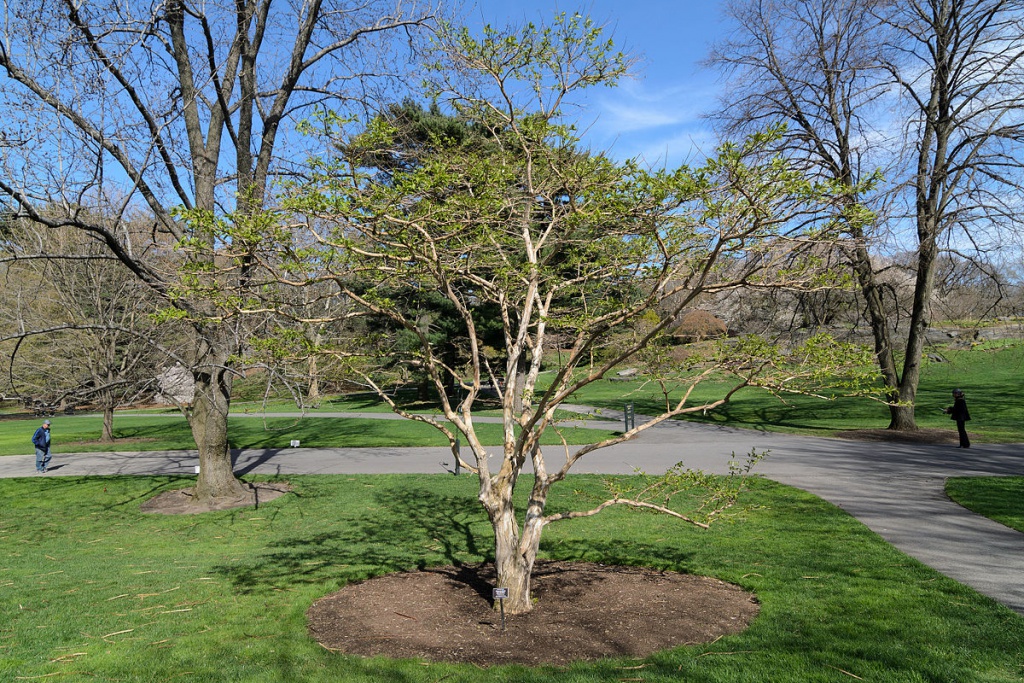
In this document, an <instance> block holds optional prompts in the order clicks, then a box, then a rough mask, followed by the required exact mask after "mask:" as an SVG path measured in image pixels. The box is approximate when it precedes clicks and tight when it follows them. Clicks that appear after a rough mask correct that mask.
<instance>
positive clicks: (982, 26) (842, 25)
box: [711, 0, 1024, 430]
mask: <svg viewBox="0 0 1024 683" xmlns="http://www.w3.org/2000/svg"><path fill="white" fill-rule="evenodd" d="M1022 10H1024V5H1022V4H1021V3H1020V2H1015V1H1009V2H1008V1H1004V0H971V1H960V0H956V1H951V0H917V1H914V2H901V3H896V2H893V3H878V2H873V1H871V0H772V1H771V2H765V1H763V0H751V1H746V0H737V1H735V2H732V3H730V4H729V5H728V7H727V14H728V15H729V16H730V18H731V19H733V20H734V22H735V26H736V30H735V32H734V34H733V37H732V39H730V40H727V41H725V42H723V43H722V44H721V45H719V46H718V47H717V48H716V49H715V50H714V51H713V53H712V57H711V61H712V63H715V64H717V65H719V66H721V67H722V68H723V69H724V70H725V71H726V72H727V73H729V74H730V76H731V79H730V83H731V84H732V87H731V88H730V92H729V94H728V95H726V98H725V101H726V102H727V104H726V106H724V107H723V108H722V109H721V110H720V111H719V112H718V113H717V114H716V115H717V116H720V117H722V119H723V120H724V121H725V125H726V129H727V130H732V131H737V130H744V129H748V128H749V127H756V126H760V125H763V124H764V122H765V121H772V122H775V121H785V122H786V123H787V125H788V133H787V135H785V136H784V137H783V138H782V139H781V141H780V148H781V149H783V150H785V151H786V153H787V154H789V155H790V156H791V157H792V158H794V159H798V160H799V161H800V163H802V164H803V165H804V167H805V168H808V169H814V171H815V172H816V173H817V174H819V175H820V176H821V177H824V178H828V179H830V180H834V181H837V182H840V183H842V184H845V185H847V186H848V187H850V188H854V187H858V186H859V187H863V186H864V181H865V180H867V179H868V178H869V177H870V176H872V175H880V176H883V177H885V178H886V179H887V182H886V183H885V184H884V185H879V186H878V190H877V191H876V192H873V193H871V194H870V195H869V196H865V195H864V193H863V192H860V193H858V192H853V191H848V193H847V197H848V200H849V201H851V202H858V203H864V204H867V205H869V206H871V207H872V208H873V209H874V210H875V212H876V215H877V216H878V220H877V221H876V222H875V223H874V225H872V226H869V227H871V228H872V229H871V230H868V231H865V230H863V229H862V228H861V227H859V226H857V225H853V226H851V228H850V229H849V231H848V234H849V236H850V237H851V244H850V247H849V249H848V259H849V262H850V264H851V266H852V268H853V271H854V273H855V275H856V277H857V281H858V284H859V287H860V290H861V293H862V296H863V299H864V304H865V312H866V316H867V319H868V322H869V323H870V326H871V330H872V333H873V336H874V342H875V353H876V356H877V360H878V364H879V368H880V370H881V372H882V376H883V378H884V381H885V383H886V385H887V386H888V387H889V395H888V397H887V402H888V404H889V409H890V418H891V421H890V425H889V426H890V428H891V429H908V430H910V429H916V422H915V419H914V402H915V399H916V396H917V385H918V381H919V378H920V362H921V356H922V352H923V348H924V343H925V340H926V335H925V332H926V330H927V327H928V325H929V323H930V320H931V310H930V309H931V299H932V294H933V290H934V284H935V269H936V264H937V258H938V256H939V254H940V249H941V246H942V243H943V240H944V239H945V240H948V241H950V242H952V243H953V245H954V247H955V245H956V244H964V245H965V246H966V247H969V248H974V249H976V250H980V249H982V248H984V246H985V241H986V240H985V236H984V232H985V230H986V229H987V228H991V227H993V226H995V227H998V226H999V225H1000V224H1002V223H1005V222H1007V221H1009V220H1011V217H1012V216H1013V212H1014V208H1013V207H1014V204H1015V202H1016V201H1017V198H1018V197H1019V190H1020V170H1021V163H1020V160H1021V158H1022V157H1021V155H1020V143H1021V141H1022V139H1024V138H1022V133H1024V128H1022V124H1024V120H1022V115H1021V111H1022V110H1021V108H1020V104H1019V97H1017V95H1016V94H1014V93H1019V92H1020V90H1021V88H1022V86H1024V71H1022V67H1024V61H1022V60H1024V30H1022V27H1024V24H1022V20H1024V11H1022ZM901 206H905V207H908V208H909V211H905V210H901V209H900V207H901ZM911 225H912V227H911ZM885 229H887V230H888V231H889V233H890V234H892V235H894V236H895V237H896V239H897V240H898V241H902V240H903V239H904V238H905V237H906V236H909V235H914V236H915V238H916V245H915V248H914V253H915V267H914V273H915V278H916V282H915V286H914V290H913V303H912V306H911V314H910V322H909V325H908V328H907V336H906V341H905V345H904V347H903V350H902V354H900V353H898V349H897V345H896V342H895V340H894V338H893V328H894V325H893V321H892V319H891V317H890V316H889V315H888V313H887V306H886V305H885V302H884V297H883V284H882V282H880V280H879V277H878V272H877V268H876V266H875V265H874V264H875V259H877V258H878V249H879V248H880V247H882V246H883V244H884V241H885V232H884V230H885ZM872 250H874V254H873V253H872ZM903 250H904V249H901V248H897V249H896V251H903ZM900 356H902V359H901V357H900ZM901 361H902V362H901Z"/></svg>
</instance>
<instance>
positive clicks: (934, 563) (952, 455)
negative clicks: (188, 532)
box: [0, 413, 1024, 614]
mask: <svg viewBox="0 0 1024 683" xmlns="http://www.w3.org/2000/svg"><path fill="white" fill-rule="evenodd" d="M360 416H361V417H366V416H367V414H365V413H363V414H360ZM382 417H386V415H384V416H382ZM609 417H610V416H609ZM616 424H619V423H616ZM594 426H604V425H601V424H600V423H598V424H594ZM58 443H59V442H58ZM753 448H756V449H758V450H766V449H767V450H770V452H771V455H770V456H769V457H768V458H767V459H766V460H764V461H762V463H761V464H759V465H758V467H757V472H759V473H761V474H763V475H765V476H767V477H769V478H771V479H774V480H776V481H780V482H782V483H785V484H790V485H793V486H797V487H799V488H802V489H804V490H807V491H810V492H811V493H814V494H816V495H818V496H821V497H822V498H824V499H825V500H828V501H830V502H832V503H833V504H835V505H838V506H839V507H841V508H843V509H844V510H846V511H847V512H849V513H850V514H852V515H853V516H855V517H856V518H857V519H859V520H861V521H862V522H863V523H864V524H866V525H867V526H868V527H870V528H871V529H872V530H874V531H875V532H877V533H878V534H879V535H881V536H882V537H883V538H885V539H886V540H887V541H889V542H890V543H892V544H893V545H895V546H896V547H897V548H899V549H900V550H902V551H903V552H905V553H907V554H908V555H911V556H913V557H915V558H917V559H918V560H920V561H922V562H924V563H925V564H928V565H930V566H931V567H933V568H935V569H937V570H938V571H940V572H942V573H943V574H946V575H947V576H949V577H952V578H954V579H956V580H958V581H960V582H962V583H965V584H967V585H969V586H973V587H974V588H975V589H977V590H978V591H980V592H981V593H984V594H985V595H988V596H990V597H992V598H994V599H996V600H998V601H999V602H1001V603H1003V604H1004V605H1006V606H1008V607H1010V608H1011V609H1013V610H1015V611H1017V612H1018V613H1021V614H1024V534H1021V533H1018V532H1016V531H1013V530H1011V529H1008V528H1006V527H1004V526H1002V525H1001V524H997V523H996V522H993V521H991V520H988V519H986V518H984V517H981V516H979V515H975V514H973V513H971V512H969V511H967V510H965V509H963V508H961V507H960V506H959V505H956V504H955V503H953V502H951V501H950V500H949V499H947V498H946V496H945V494H944V493H943V483H944V481H945V479H946V478H947V477H950V476H965V475H966V476H977V475H997V476H1005V475H1017V476H1024V444H998V445H996V444H982V445H977V446H975V447H974V448H971V449H969V450H960V449H957V448H954V447H952V446H930V445H916V444H905V443H873V442H861V441H844V440H839V439H822V438H813V437H796V436H788V435H784V434H772V433H767V432H756V431H747V430H738V429H730V428H726V427H715V426H709V425H697V424H690V423H683V422H672V423H667V424H663V425H659V426H658V427H656V428H653V429H651V430H648V431H647V432H644V433H643V434H642V435H641V436H640V437H639V438H637V439H634V440H633V441H630V442H628V443H624V444H620V445H618V446H615V447H612V448H608V449H605V450H602V451H597V452H594V453H591V454H589V455H587V456H586V457H585V458H584V459H583V461H582V462H580V463H579V464H578V465H577V467H576V468H574V471H575V472H593V473H609V474H614V473H622V474H628V473H632V472H633V471H634V470H635V468H641V469H643V470H645V471H647V472H650V473H658V472H663V471H664V470H665V469H666V468H668V467H670V466H672V465H674V464H675V463H676V462H679V461H683V462H684V463H685V464H686V466H687V467H692V468H697V469H704V470H706V471H709V472H718V473H724V472H726V471H727V469H728V461H729V459H730V457H731V454H733V453H735V454H737V455H738V456H742V455H744V454H746V453H749V452H750V450H751V449H753ZM547 455H548V458H549V463H553V462H555V460H556V459H557V458H558V457H559V456H558V455H557V453H556V452H555V450H554V449H551V448H549V449H547ZM235 456H236V463H235V469H236V471H237V472H238V473H239V474H247V473H250V472H254V473H260V474H351V473H379V472H395V473H420V472H427V473H429V472H441V471H443V470H445V469H450V468H451V467H452V454H451V452H450V451H449V450H447V449H445V448H281V449H267V450H246V451H240V452H237V453H236V454H235ZM197 464H198V458H197V456H196V454H195V452H194V451H192V452H189V451H172V452H127V451H125V452H117V453H82V454H66V455H65V454H61V453H59V452H58V453H57V454H55V456H54V462H53V463H52V466H53V467H52V469H51V472H50V474H47V475H46V476H69V475H76V476H77V475H91V474H187V473H192V472H194V471H195V469H194V468H195V466H196V465H197ZM549 467H553V465H551V464H549ZM19 476H36V475H35V474H34V459H33V456H30V455H26V456H7V457H3V458H0V477H19Z"/></svg>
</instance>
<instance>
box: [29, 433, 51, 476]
mask: <svg viewBox="0 0 1024 683" xmlns="http://www.w3.org/2000/svg"><path fill="white" fill-rule="evenodd" d="M32 445H33V446H35V447H36V472H39V473H40V474H46V466H47V465H49V464H50V421H49V420H43V426H42V427H40V428H39V429H37V430H36V433H35V434H33V435H32Z"/></svg>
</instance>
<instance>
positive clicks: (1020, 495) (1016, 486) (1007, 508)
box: [946, 477, 1024, 532]
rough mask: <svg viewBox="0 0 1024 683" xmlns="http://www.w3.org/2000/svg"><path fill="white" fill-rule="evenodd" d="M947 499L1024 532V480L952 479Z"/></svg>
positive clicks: (1002, 478) (1004, 478)
mask: <svg viewBox="0 0 1024 683" xmlns="http://www.w3.org/2000/svg"><path fill="white" fill-rule="evenodd" d="M946 495H948V496H949V497H950V498H952V499H953V501H954V502H956V503H959V504H960V505H963V506H964V507H965V508H967V509H968V510H971V511H973V512H977V513H978V514H979V515H984V516H985V517H988V518H989V519H994V520H995V521H997V522H999V523H1000V524H1004V525H1006V526H1008V527H1010V528H1011V529H1016V530H1017V531H1022V532H1024V477H951V478H950V479H947V480H946Z"/></svg>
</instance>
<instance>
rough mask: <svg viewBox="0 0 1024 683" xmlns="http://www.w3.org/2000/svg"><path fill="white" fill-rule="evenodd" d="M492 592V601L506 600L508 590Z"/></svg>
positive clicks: (499, 589) (496, 589)
mask: <svg viewBox="0 0 1024 683" xmlns="http://www.w3.org/2000/svg"><path fill="white" fill-rule="evenodd" d="M492 592H493V594H494V599H495V600H507V599H508V589H507V588H495V589H493V591H492Z"/></svg>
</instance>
